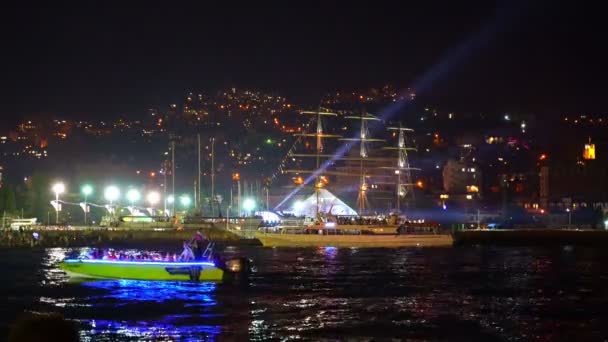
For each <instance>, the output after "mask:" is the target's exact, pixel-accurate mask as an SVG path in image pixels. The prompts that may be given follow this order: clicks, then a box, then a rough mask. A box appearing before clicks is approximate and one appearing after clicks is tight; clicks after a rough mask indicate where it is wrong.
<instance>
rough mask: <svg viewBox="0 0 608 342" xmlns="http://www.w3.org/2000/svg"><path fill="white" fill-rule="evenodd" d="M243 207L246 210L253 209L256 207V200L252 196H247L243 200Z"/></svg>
mask: <svg viewBox="0 0 608 342" xmlns="http://www.w3.org/2000/svg"><path fill="white" fill-rule="evenodd" d="M243 209H245V210H246V211H253V210H254V209H255V201H254V200H253V199H251V198H246V199H245V200H244V201H243Z"/></svg>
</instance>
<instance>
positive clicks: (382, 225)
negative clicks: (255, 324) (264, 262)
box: [256, 108, 452, 247]
mask: <svg viewBox="0 0 608 342" xmlns="http://www.w3.org/2000/svg"><path fill="white" fill-rule="evenodd" d="M301 115H306V116H310V117H311V120H310V122H309V125H308V127H313V128H314V131H312V132H311V131H309V130H308V131H304V132H302V133H299V134H297V136H298V139H297V140H296V143H300V144H302V145H304V146H306V147H307V148H308V150H309V151H310V150H311V149H312V150H313V151H312V153H310V152H309V153H296V152H290V153H289V154H288V157H289V159H290V160H293V161H296V160H298V161H302V162H301V163H297V165H298V166H300V167H295V168H289V169H286V170H283V172H284V173H286V174H290V175H293V176H294V177H293V179H294V180H296V181H295V183H296V184H297V187H296V188H295V189H294V190H293V191H292V192H291V193H290V194H289V195H288V196H287V197H286V198H285V199H284V200H283V201H282V202H281V203H280V204H279V205H278V206H277V208H275V209H277V210H281V211H282V212H283V214H284V215H283V219H282V221H281V223H280V224H279V225H276V226H274V227H264V228H261V230H260V231H259V232H257V233H256V238H258V239H259V240H260V241H261V242H262V244H263V245H264V246H293V247H299V246H339V247H399V246H445V245H451V244H452V239H451V236H449V235H445V234H440V230H439V226H438V225H437V224H434V223H432V222H422V221H417V222H412V221H411V220H409V219H408V216H407V209H409V208H412V207H413V206H414V205H415V197H414V186H415V184H414V183H413V181H412V174H411V172H412V171H416V170H418V169H416V168H413V167H411V165H410V162H409V157H408V153H409V152H410V151H415V148H414V147H412V146H409V145H408V144H407V143H406V142H407V139H406V135H407V134H408V133H413V130H412V129H410V128H405V127H402V125H401V124H397V125H389V126H385V125H383V123H382V120H381V119H380V118H378V117H377V116H375V115H373V114H370V113H367V112H366V111H364V110H361V111H359V112H357V113H346V114H338V113H335V112H332V111H330V110H326V109H323V108H320V109H319V110H317V111H303V112H301ZM324 119H337V120H340V121H341V122H345V125H340V127H341V130H342V132H344V133H348V123H350V124H351V127H352V126H354V127H356V128H358V131H357V134H355V135H354V136H344V133H342V132H340V133H342V134H338V132H331V131H328V130H326V129H324ZM357 126H358V127H357ZM378 126H380V127H381V128H382V129H386V130H388V132H389V135H390V136H391V138H393V140H395V143H393V146H390V145H389V144H387V141H386V140H385V139H380V138H374V137H372V135H371V134H370V127H373V128H377V127H378ZM311 140H312V144H311ZM330 141H331V142H332V143H333V144H330V143H328V142H330ZM328 146H332V147H333V152H332V153H330V152H329V150H330V149H329V148H328ZM292 150H294V149H292ZM311 159H312V163H311ZM307 166H308V167H307ZM330 180H331V181H330ZM330 189H331V190H330ZM332 190H333V191H332ZM334 192H335V193H334ZM370 193H373V194H374V196H371V197H373V198H370ZM302 194H304V196H302ZM336 194H337V195H336ZM341 196H343V197H344V198H343V199H341V198H340V197H341ZM347 198H348V199H350V203H351V205H350V206H349V205H348V204H347V202H349V201H348V199H347ZM352 204H354V205H352ZM353 206H354V207H356V209H354V208H352V207H353ZM380 208H382V209H380Z"/></svg>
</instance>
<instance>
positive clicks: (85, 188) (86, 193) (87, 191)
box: [80, 184, 93, 197]
mask: <svg viewBox="0 0 608 342" xmlns="http://www.w3.org/2000/svg"><path fill="white" fill-rule="evenodd" d="M80 191H82V194H83V195H84V196H85V197H86V196H89V195H90V194H92V193H93V186H91V185H90V184H85V185H83V186H82V189H80Z"/></svg>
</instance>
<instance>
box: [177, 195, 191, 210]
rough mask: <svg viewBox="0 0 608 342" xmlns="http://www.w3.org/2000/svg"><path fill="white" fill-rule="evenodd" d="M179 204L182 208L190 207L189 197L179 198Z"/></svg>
mask: <svg viewBox="0 0 608 342" xmlns="http://www.w3.org/2000/svg"><path fill="white" fill-rule="evenodd" d="M179 203H181V205H182V206H183V207H184V208H188V207H189V206H190V203H191V200H190V197H188V196H186V195H183V196H181V197H180V198H179Z"/></svg>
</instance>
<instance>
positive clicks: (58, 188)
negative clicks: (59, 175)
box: [52, 182, 65, 224]
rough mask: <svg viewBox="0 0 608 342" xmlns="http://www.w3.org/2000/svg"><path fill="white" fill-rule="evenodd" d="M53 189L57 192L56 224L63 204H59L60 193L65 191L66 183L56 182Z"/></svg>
mask: <svg viewBox="0 0 608 342" xmlns="http://www.w3.org/2000/svg"><path fill="white" fill-rule="evenodd" d="M52 189H53V192H54V193H55V224H58V223H59V212H60V211H61V204H59V195H60V194H62V193H64V192H65V185H64V184H63V183H61V182H60V183H55V184H54V185H53V188H52Z"/></svg>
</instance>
